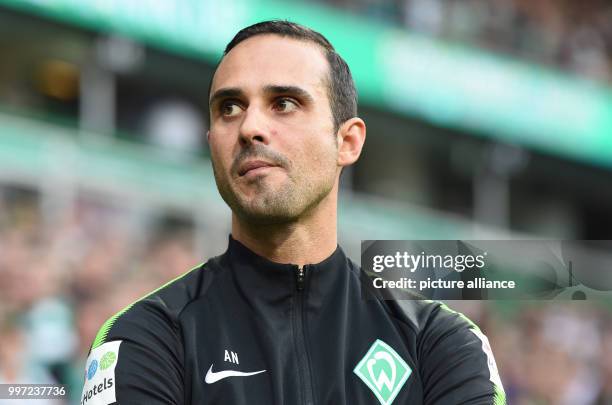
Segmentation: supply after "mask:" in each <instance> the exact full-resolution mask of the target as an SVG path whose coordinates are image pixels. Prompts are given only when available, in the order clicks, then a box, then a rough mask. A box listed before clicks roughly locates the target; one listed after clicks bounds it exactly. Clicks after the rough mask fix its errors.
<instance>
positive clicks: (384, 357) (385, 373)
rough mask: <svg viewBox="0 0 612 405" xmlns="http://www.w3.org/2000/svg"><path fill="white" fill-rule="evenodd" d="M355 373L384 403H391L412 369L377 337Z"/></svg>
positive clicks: (383, 404) (387, 404) (386, 404)
mask: <svg viewBox="0 0 612 405" xmlns="http://www.w3.org/2000/svg"><path fill="white" fill-rule="evenodd" d="M353 373H355V374H357V376H358V377H359V378H361V380H362V381H363V382H364V383H365V384H366V385H367V386H368V388H369V389H371V390H372V392H373V393H374V395H376V398H378V400H379V401H380V403H381V404H382V405H390V404H391V403H392V402H393V400H394V399H395V397H396V396H397V394H398V393H399V392H400V390H401V389H402V387H403V386H404V384H405V383H406V380H408V377H410V374H411V373H412V369H411V368H410V366H408V364H406V362H405V361H404V359H402V358H401V357H400V355H399V354H397V352H396V351H395V350H393V349H392V348H391V346H389V345H388V344H386V343H385V342H383V341H382V340H380V339H377V340H376V342H374V344H373V345H372V346H371V347H370V350H368V353H367V354H366V355H365V356H363V358H362V359H361V361H360V362H359V364H357V367H355V369H354V370H353Z"/></svg>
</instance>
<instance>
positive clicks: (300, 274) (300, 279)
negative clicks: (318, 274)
mask: <svg viewBox="0 0 612 405" xmlns="http://www.w3.org/2000/svg"><path fill="white" fill-rule="evenodd" d="M304 274H305V271H304V266H298V268H297V272H296V278H297V289H298V291H302V290H303V289H304V279H305V275H304Z"/></svg>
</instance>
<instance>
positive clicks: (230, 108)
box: [221, 101, 242, 117]
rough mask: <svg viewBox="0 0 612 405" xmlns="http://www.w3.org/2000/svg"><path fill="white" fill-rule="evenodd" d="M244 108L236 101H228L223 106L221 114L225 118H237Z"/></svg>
mask: <svg viewBox="0 0 612 405" xmlns="http://www.w3.org/2000/svg"><path fill="white" fill-rule="evenodd" d="M241 110H242V107H240V105H239V104H237V103H236V102H235V101H226V102H224V103H223V104H221V114H222V115H223V116H224V117H235V116H236V115H238V114H239V113H240V111H241Z"/></svg>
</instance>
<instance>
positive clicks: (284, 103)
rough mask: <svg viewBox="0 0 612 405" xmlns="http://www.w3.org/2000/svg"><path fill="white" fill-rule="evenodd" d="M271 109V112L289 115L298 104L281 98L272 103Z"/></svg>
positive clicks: (289, 99)
mask: <svg viewBox="0 0 612 405" xmlns="http://www.w3.org/2000/svg"><path fill="white" fill-rule="evenodd" d="M272 108H273V110H275V111H278V112H281V113H289V112H292V111H295V110H297V109H298V103H297V101H295V100H293V99H291V98H288V97H282V98H279V99H277V100H276V101H275V102H274V106H273V107H272Z"/></svg>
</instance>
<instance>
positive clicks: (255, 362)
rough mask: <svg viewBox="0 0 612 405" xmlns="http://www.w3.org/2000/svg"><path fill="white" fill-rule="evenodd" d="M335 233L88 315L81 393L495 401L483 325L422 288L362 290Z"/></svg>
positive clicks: (136, 402) (230, 404)
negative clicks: (309, 250) (293, 260)
mask: <svg viewBox="0 0 612 405" xmlns="http://www.w3.org/2000/svg"><path fill="white" fill-rule="evenodd" d="M359 271H360V270H359V267H358V266H357V265H356V264H354V263H353V262H352V261H350V260H349V259H348V258H347V257H346V256H345V254H344V252H343V251H342V249H341V248H340V247H338V248H337V249H336V251H335V252H334V253H333V254H332V255H331V256H330V257H329V258H327V259H326V260H324V261H323V262H321V263H318V264H312V265H306V266H304V267H303V268H299V267H298V266H296V265H290V264H278V263H273V262H271V261H269V260H267V259H265V258H263V257H260V256H258V255H256V254H255V253H253V252H252V251H250V250H249V249H248V248H246V247H245V246H244V245H242V244H241V243H239V242H237V241H236V240H234V239H232V238H231V237H230V241H229V247H228V250H227V251H226V252H225V253H224V254H223V255H221V256H218V257H215V258H213V259H210V260H209V261H208V262H207V263H205V264H204V265H202V266H199V267H197V268H196V269H194V270H192V271H190V272H188V273H186V274H185V275H183V276H182V277H180V278H178V279H176V280H174V281H172V282H170V283H168V284H166V285H165V286H163V287H161V288H159V289H158V290H155V291H153V292H152V293H151V294H149V295H147V296H146V297H144V298H142V299H140V300H139V301H136V302H135V303H133V304H132V305H130V306H128V307H127V308H125V309H124V310H122V311H121V312H119V313H118V314H116V315H115V316H113V317H111V318H110V319H109V320H108V321H106V323H104V325H103V326H102V328H101V329H100V332H99V333H98V335H97V337H96V339H95V341H94V343H93V344H92V348H91V350H90V353H89V358H88V360H87V364H86V367H85V386H84V389H83V393H82V399H81V404H83V405H99V404H113V403H118V404H122V405H132V404H133V405H142V404H163V405H168V404H185V405H196V404H197V405H208V404H221V405H247V404H248V405H258V404H262V405H272V404H274V405H280V404H286V405H302V404H312V405H318V404H325V405H344V404H347V405H366V404H368V405H376V404H383V405H390V404H394V405H395V404H410V405H418V404H431V405H433V404H436V405H458V404H474V405H476V404H482V405H500V404H505V396H504V391H503V388H502V385H501V382H500V381H499V375H498V373H497V368H496V365H495V360H494V359H493V355H492V353H491V350H490V347H489V343H488V341H487V338H486V337H484V335H482V333H481V332H480V330H479V329H478V328H477V327H476V325H474V324H473V323H471V321H469V320H468V319H467V318H465V317H464V316H462V315H461V314H459V313H457V312H454V311H452V310H450V309H448V307H446V306H445V305H443V304H441V303H438V302H432V301H416V300H412V301H384V300H382V299H379V298H377V297H376V296H375V295H371V296H370V297H369V298H370V299H363V298H362V291H361V281H360V274H359Z"/></svg>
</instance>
